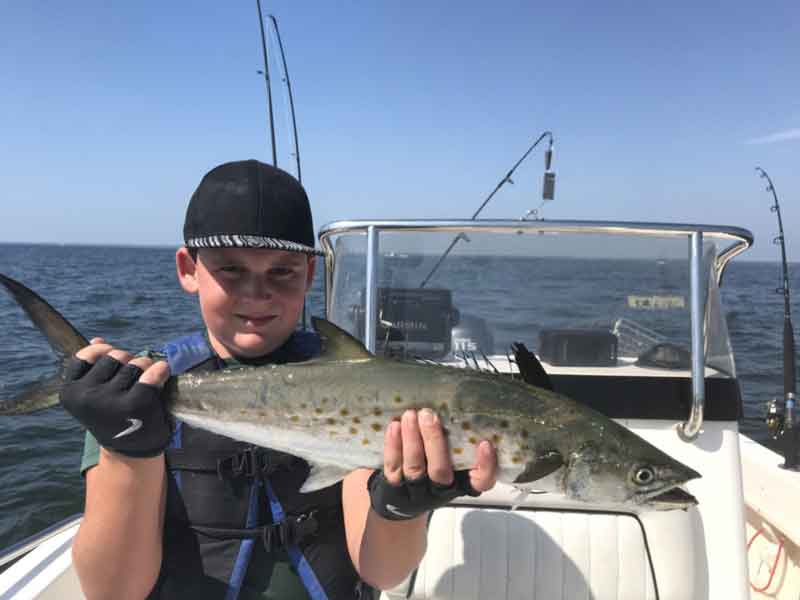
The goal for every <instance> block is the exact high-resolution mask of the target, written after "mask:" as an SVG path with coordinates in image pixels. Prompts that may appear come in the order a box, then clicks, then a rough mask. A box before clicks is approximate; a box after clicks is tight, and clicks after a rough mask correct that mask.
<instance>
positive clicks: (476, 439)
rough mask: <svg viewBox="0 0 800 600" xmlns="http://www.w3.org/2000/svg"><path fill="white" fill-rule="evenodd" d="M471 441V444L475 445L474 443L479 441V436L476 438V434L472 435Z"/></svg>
mask: <svg viewBox="0 0 800 600" xmlns="http://www.w3.org/2000/svg"><path fill="white" fill-rule="evenodd" d="M469 443H470V444H473V445H474V444H477V443H478V438H476V437H475V436H474V435H473V436H470V438H469Z"/></svg>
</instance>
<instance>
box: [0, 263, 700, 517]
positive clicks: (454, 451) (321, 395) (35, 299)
mask: <svg viewBox="0 0 800 600" xmlns="http://www.w3.org/2000/svg"><path fill="white" fill-rule="evenodd" d="M0 283H2V285H3V286H4V287H5V288H6V289H7V290H8V291H9V292H10V294H11V296H12V297H13V298H14V299H15V300H16V301H17V302H18V303H19V304H20V306H21V307H22V309H23V310H24V311H25V312H26V313H27V315H28V317H30V319H31V320H32V321H33V323H34V324H35V325H36V326H37V327H38V328H39V329H40V330H41V331H42V332H43V334H44V335H45V337H46V338H47V339H48V341H49V343H50V344H51V346H52V348H53V349H54V351H56V353H57V354H59V355H60V356H61V357H62V369H61V370H60V371H59V373H56V375H54V376H52V377H50V378H48V379H46V380H45V381H43V382H40V383H38V384H36V385H33V386H31V387H30V388H28V390H26V392H24V393H23V394H22V395H21V396H19V397H18V398H15V399H13V400H8V401H3V402H0V415H13V414H21V413H29V412H33V411H38V410H43V409H45V408H49V407H52V406H55V405H56V404H57V403H58V389H59V387H60V385H61V384H62V383H63V370H64V366H65V365H66V364H67V361H68V360H69V357H70V356H71V355H73V354H74V353H75V352H76V351H77V350H78V349H80V348H82V347H84V346H85V345H87V344H88V342H87V340H86V338H84V337H83V336H82V335H81V334H80V333H79V332H78V331H77V329H75V327H73V326H72V325H71V324H70V323H69V322H68V321H67V320H66V319H65V318H64V317H63V316H62V315H61V314H60V313H58V311H56V309H54V308H53V307H52V306H51V305H50V304H48V303H47V301H45V300H44V299H43V298H41V297H40V296H38V295H37V294H36V293H35V292H33V291H32V290H30V289H28V288H27V287H25V286H24V285H23V284H21V283H19V282H17V281H15V280H13V279H11V278H10V277H7V276H5V275H2V274H0ZM313 326H314V328H315V329H316V331H317V332H318V333H319V335H320V338H321V340H322V347H323V351H322V353H321V354H320V355H319V356H318V357H315V358H312V359H310V360H307V361H303V362H295V363H287V364H281V365H274V364H273V365H264V366H245V367H238V368H231V369H224V370H219V371H212V372H202V373H185V374H181V375H177V376H171V377H170V379H169V381H168V382H167V384H166V386H165V388H164V392H163V394H162V397H163V399H164V402H165V406H166V408H167V410H168V411H169V412H171V413H172V415H174V417H176V418H178V419H180V420H182V421H184V422H186V423H188V424H189V425H191V426H194V427H199V428H202V429H205V430H207V431H211V432H213V433H217V434H220V435H225V436H228V437H231V438H234V439H237V440H241V441H243V442H247V443H251V444H254V445H257V446H262V447H269V448H272V449H275V450H279V451H282V452H287V453H289V454H292V455H295V456H298V457H300V458H302V459H304V460H305V461H306V462H308V464H309V466H310V473H309V476H308V478H307V479H306V481H305V482H304V483H303V485H302V487H301V490H300V491H301V492H311V491H314V490H318V489H321V488H323V487H327V486H328V485H332V484H333V483H335V482H337V481H339V480H341V479H342V478H343V477H344V476H345V475H346V474H347V473H349V472H351V471H353V470H354V469H358V468H372V469H380V468H382V465H383V441H384V432H385V429H386V426H387V424H388V423H389V422H390V421H391V420H397V419H399V418H400V416H401V415H402V414H403V412H404V411H406V410H409V409H416V410H419V409H422V408H429V409H431V410H433V411H435V412H436V414H437V415H438V417H439V421H440V423H441V424H442V426H443V428H444V431H445V434H446V436H447V439H448V444H449V449H450V454H451V458H452V463H453V466H454V468H455V469H469V468H471V467H472V466H473V465H474V463H475V458H476V451H477V446H478V444H479V443H480V442H481V441H482V440H489V441H490V442H491V443H492V445H493V446H494V448H495V450H496V452H497V459H498V466H499V471H498V481H500V482H503V483H507V484H510V485H511V486H513V487H515V488H517V489H518V490H519V493H520V494H522V495H523V496H525V495H527V494H529V493H533V492H542V491H545V492H548V493H551V494H556V495H559V496H563V497H565V498H567V499H571V500H576V501H580V502H585V503H588V504H594V505H602V506H615V507H620V508H627V509H632V510H636V511H641V510H647V509H662V510H669V509H674V508H683V509H685V508H687V507H689V506H691V505H693V504H696V503H697V500H696V499H695V498H694V497H693V496H692V495H691V494H689V493H688V492H686V491H685V490H684V489H683V488H682V487H681V486H682V485H683V484H685V483H686V482H687V481H690V480H692V479H696V478H698V477H700V474H699V473H697V472H696V471H694V470H693V469H691V468H690V467H688V466H686V465H684V464H682V463H681V462H679V461H677V460H675V459H673V458H672V457H670V456H669V455H667V454H666V453H664V452H662V451H661V450H659V449H658V448H656V447H655V446H653V445H651V444H650V443H648V442H647V441H645V440H644V439H642V438H640V437H639V436H637V435H636V434H634V433H633V432H632V431H630V430H629V429H627V428H626V427H623V426H622V425H619V424H618V423H616V422H614V421H613V420H611V419H609V418H607V417H606V416H604V415H602V414H600V413H598V412H596V411H594V410H592V409H590V408H589V407H587V406H585V405H582V404H580V403H578V402H576V401H574V400H571V399H570V398H568V397H566V396H564V395H562V394H558V393H556V392H553V391H551V390H547V389H543V388H541V387H537V386H533V385H530V384H529V383H526V382H525V381H524V380H521V379H520V378H511V377H509V376H507V375H501V374H497V373H492V372H487V371H480V370H474V369H465V368H458V367H453V366H446V365H441V364H435V363H429V362H419V361H413V360H400V359H397V358H386V357H380V356H375V355H373V354H371V353H370V352H369V351H368V350H367V349H366V348H365V347H364V345H363V344H362V343H361V342H360V341H359V340H358V339H356V338H354V337H353V336H351V335H350V334H349V333H348V332H347V331H345V330H343V329H341V328H339V327H337V326H336V325H335V324H333V323H331V322H329V321H326V320H325V319H321V318H313ZM517 350H519V351H520V352H522V351H523V350H524V351H525V352H527V349H524V346H522V347H521V348H517ZM529 354H532V353H529ZM520 358H521V359H524V358H525V355H524V352H523V353H522V354H520ZM528 362H530V357H528V358H527V359H525V360H521V363H520V364H521V365H522V368H523V369H524V368H525V364H526V363H528ZM523 375H524V374H523ZM533 377H534V379H537V378H538V379H541V374H538V375H537V374H534V375H533ZM120 425H121V429H122V428H123V427H124V425H125V424H124V423H121V424H120Z"/></svg>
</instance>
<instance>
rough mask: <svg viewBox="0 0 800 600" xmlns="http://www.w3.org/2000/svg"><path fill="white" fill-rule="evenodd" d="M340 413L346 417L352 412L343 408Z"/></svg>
mask: <svg viewBox="0 0 800 600" xmlns="http://www.w3.org/2000/svg"><path fill="white" fill-rule="evenodd" d="M339 414H340V415H342V416H343V417H346V416H347V415H349V414H350V411H349V410H347V409H346V408H343V409H342V410H340V411H339Z"/></svg>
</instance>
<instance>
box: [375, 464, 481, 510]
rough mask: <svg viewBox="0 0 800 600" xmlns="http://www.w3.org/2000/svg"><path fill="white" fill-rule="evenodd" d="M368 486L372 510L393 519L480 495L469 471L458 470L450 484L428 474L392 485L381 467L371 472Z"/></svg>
mask: <svg viewBox="0 0 800 600" xmlns="http://www.w3.org/2000/svg"><path fill="white" fill-rule="evenodd" d="M367 489H368V490H369V499H370V504H371V505H372V510H374V511H375V512H376V513H378V514H379V515H380V516H382V517H383V518H384V519H389V520H390V521H405V520H407V519H413V518H414V517H418V516H419V515H421V514H422V513H424V512H427V511H429V510H433V509H434V508H439V507H440V506H444V505H445V504H447V503H449V502H450V501H451V500H453V499H454V498H458V497H459V496H480V492H478V491H476V490H475V489H474V488H473V487H472V485H471V484H470V482H469V471H456V472H455V473H454V478H453V483H451V484H450V485H440V484H438V483H434V482H433V481H431V480H430V478H428V476H427V475H426V476H425V477H420V478H419V479H414V480H411V481H409V480H406V481H403V483H401V484H400V485H392V484H391V483H389V482H388V481H387V480H386V477H384V475H383V471H382V470H378V471H375V472H374V473H373V474H372V475H370V478H369V480H368V481H367Z"/></svg>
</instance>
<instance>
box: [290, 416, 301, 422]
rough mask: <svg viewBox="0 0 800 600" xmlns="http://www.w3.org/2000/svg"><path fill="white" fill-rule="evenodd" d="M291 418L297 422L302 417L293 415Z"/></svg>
mask: <svg viewBox="0 0 800 600" xmlns="http://www.w3.org/2000/svg"><path fill="white" fill-rule="evenodd" d="M289 420H290V421H291V422H292V423H297V422H298V421H299V420H300V417H298V416H297V415H292V416H291V417H289Z"/></svg>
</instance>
